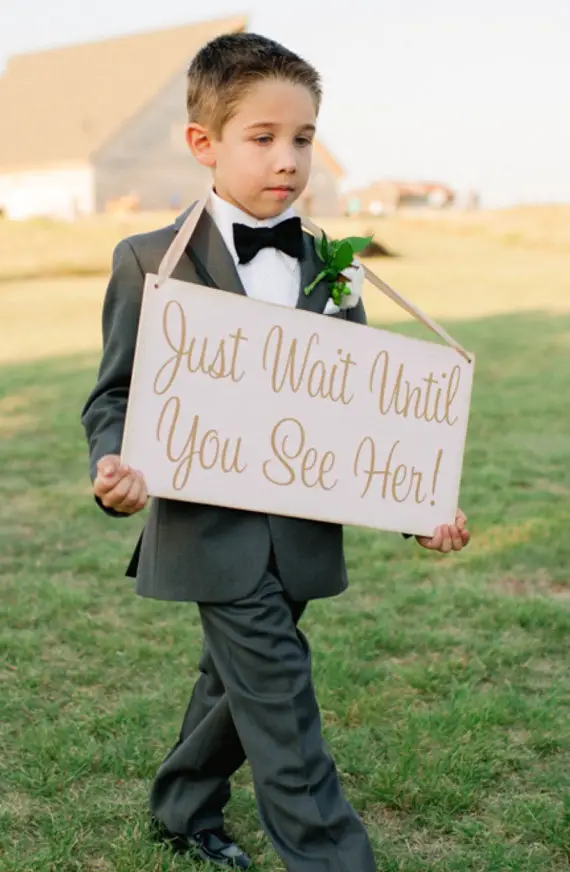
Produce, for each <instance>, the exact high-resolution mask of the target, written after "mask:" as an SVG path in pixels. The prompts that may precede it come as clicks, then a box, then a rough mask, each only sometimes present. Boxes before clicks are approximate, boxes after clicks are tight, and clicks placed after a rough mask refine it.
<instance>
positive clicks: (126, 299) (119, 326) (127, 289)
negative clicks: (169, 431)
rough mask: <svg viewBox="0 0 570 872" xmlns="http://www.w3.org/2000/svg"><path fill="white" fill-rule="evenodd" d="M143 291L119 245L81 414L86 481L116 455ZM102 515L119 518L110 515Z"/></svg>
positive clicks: (131, 257)
mask: <svg viewBox="0 0 570 872" xmlns="http://www.w3.org/2000/svg"><path fill="white" fill-rule="evenodd" d="M143 285H144V273H143V270H142V268H141V265H140V262H139V260H138V258H137V256H136V254H135V252H134V250H133V247H132V245H131V244H130V242H129V241H128V240H123V241H122V242H120V243H119V244H118V245H117V247H116V248H115V251H114V253H113V268H112V272H111V278H110V280H109V284H108V286H107V292H106V295H105V301H104V303H103V319H102V320H103V323H102V327H103V353H102V357H101V362H100V365H99V371H98V375H97V381H96V383H95V387H94V388H93V390H92V391H91V393H90V395H89V397H88V398H87V401H86V403H85V405H84V407H83V410H82V413H81V423H82V425H83V427H84V430H85V434H86V437H87V442H88V445H89V468H90V475H91V480H92V481H93V480H94V479H95V476H96V474H97V463H98V461H99V460H100V459H101V458H102V457H103V456H104V455H106V454H119V453H120V451H121V443H122V439H123V429H124V426H125V416H126V412H127V401H128V397H129V387H130V384H131V376H132V368H133V359H134V354H135V345H136V340H137V330H138V323H139V318H140V310H141V303H142V292H143ZM97 502H99V501H97ZM99 505H101V503H100V502H99ZM102 508H103V507H102ZM105 511H106V512H107V513H108V514H111V515H119V514H120V513H118V512H115V511H114V510H112V509H105Z"/></svg>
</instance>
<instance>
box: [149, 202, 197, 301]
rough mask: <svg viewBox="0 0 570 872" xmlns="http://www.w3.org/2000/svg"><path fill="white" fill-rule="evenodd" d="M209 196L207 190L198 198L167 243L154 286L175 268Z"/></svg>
mask: <svg viewBox="0 0 570 872" xmlns="http://www.w3.org/2000/svg"><path fill="white" fill-rule="evenodd" d="M209 197H210V192H209V191H208V193H207V194H206V196H205V197H202V199H201V200H198V202H197V203H196V205H195V206H194V208H193V209H192V211H191V212H190V214H189V215H188V217H187V218H186V219H185V220H184V223H183V224H182V226H181V227H180V229H179V231H178V233H177V234H176V236H175V237H174V239H173V240H172V242H171V244H170V245H169V247H168V249H167V251H166V254H165V255H164V257H163V258H162V260H161V261H160V266H159V267H158V273H157V276H158V281H157V282H155V285H154V286H155V288H159V287H160V286H161V285H162V284H164V282H165V281H166V280H167V279H169V278H170V276H171V275H172V273H173V272H174V270H175V269H176V265H177V263H178V261H179V260H180V258H181V257H182V255H183V254H184V252H185V250H186V246H187V245H188V243H189V242H190V239H191V237H192V234H193V233H194V230H195V229H196V225H197V223H198V221H199V220H200V216H201V215H202V212H203V211H204V209H205V208H206V204H207V203H208V199H209Z"/></svg>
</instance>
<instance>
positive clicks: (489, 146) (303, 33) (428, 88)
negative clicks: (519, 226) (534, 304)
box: [0, 0, 570, 207]
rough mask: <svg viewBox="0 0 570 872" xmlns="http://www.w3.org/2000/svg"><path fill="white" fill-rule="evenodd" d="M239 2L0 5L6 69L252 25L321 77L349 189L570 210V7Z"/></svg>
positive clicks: (432, 0)
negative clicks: (434, 193) (417, 182)
mask: <svg viewBox="0 0 570 872" xmlns="http://www.w3.org/2000/svg"><path fill="white" fill-rule="evenodd" d="M242 2H243V5H240V2H239V0H234V2H232V0H208V3H207V4H198V3H191V2H188V0H160V3H156V4H153V3H152V2H147V3H141V2H140V0H96V2H93V0H89V2H87V0H53V2H52V3H49V4H46V3H45V0H0V71H1V70H3V68H4V66H5V64H6V61H7V60H8V58H9V57H10V56H11V55H14V54H21V53H24V52H30V51H35V50H39V49H43V48H52V47H57V46H61V45H68V44H71V43H76V42H86V41H91V40H98V39H104V38H106V37H111V36H119V35H122V34H127V33H136V32H140V31H145V30H152V29H158V28H164V27H171V26H176V25H184V24H190V23H192V22H194V21H199V20H204V19H206V18H218V17H224V16H234V15H242V14H244V15H247V17H248V20H249V29H250V30H251V31H254V32H257V33H262V34H265V35H266V36H269V37H271V38H273V39H276V40H278V41H279V42H282V43H283V44H285V45H286V46H288V47H289V48H291V49H292V50H294V51H296V52H297V53H299V54H301V55H302V56H303V57H305V58H306V59H307V60H308V61H310V62H311V63H313V64H314V65H315V66H316V67H317V69H318V70H319V71H320V73H321V75H322V78H323V84H324V90H325V98H324V102H323V107H322V110H321V114H320V118H319V136H320V139H321V140H322V142H323V143H324V144H325V145H326V146H327V147H328V148H329V149H330V150H331V151H332V152H333V154H334V155H335V156H336V157H337V159H338V160H339V161H340V163H341V165H342V166H343V167H344V169H345V172H346V178H345V180H344V183H343V186H344V188H345V189H350V188H354V187H358V186H361V185H366V184H368V183H369V182H371V181H374V180H375V179H382V178H392V179H406V180H407V179H411V180H414V179H422V180H436V181H441V182H445V183H447V184H449V185H451V186H452V187H454V188H456V189H457V190H458V191H459V192H460V193H462V192H467V191H468V190H470V189H475V190H477V191H478V192H479V193H480V195H481V199H482V203H483V205H486V206H489V207H498V206H508V205H513V204H517V203H532V202H542V203H544V202H570V0H477V2H476V3H474V2H471V3H469V2H467V0H390V2H386V0H349V2H341V0H328V2H325V0H248V2H247V4H246V2H244V0H242ZM200 7H201V8H204V9H205V10H207V11H205V12H204V13H202V12H200V11H199V8H200ZM46 98H47V99H50V98H52V99H53V95H46ZM56 107H57V98H55V99H54V111H57V108H56ZM7 123H9V119H0V125H2V126H3V125H4V124H7Z"/></svg>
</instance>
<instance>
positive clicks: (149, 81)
mask: <svg viewBox="0 0 570 872" xmlns="http://www.w3.org/2000/svg"><path fill="white" fill-rule="evenodd" d="M246 28H247V18H245V17H234V18H224V19H218V20H215V21H206V22H200V23H199V24H193V25H188V26H185V27H175V28H170V29H167V30H155V31H151V32H148V33H141V34H135V35H133V36H123V37H118V38H115V39H107V40H104V41H101V42H93V43H88V44H85V45H72V46H68V47H66V48H59V49H51V50H49V51H42V52H37V53H33V54H26V55H18V56H16V57H13V58H11V59H10V60H9V61H8V65H7V68H6V72H5V74H4V76H2V77H1V78H0V118H2V120H3V124H4V125H6V126H5V128H4V135H3V136H1V137H0V168H1V169H7V170H12V169H17V168H19V167H22V168H23V167H29V168H39V167H40V166H45V165H46V164H52V165H53V164H69V163H82V162H85V161H87V160H88V159H89V157H90V155H92V154H93V153H94V152H95V151H96V150H97V149H99V148H100V147H101V146H102V145H104V144H105V143H106V142H108V140H109V139H110V138H111V137H112V136H113V135H114V134H115V133H117V132H118V130H120V128H121V127H122V126H123V125H124V124H125V123H126V121H127V120H128V119H129V118H131V117H133V116H134V115H136V113H137V112H138V111H140V110H141V109H142V108H143V107H144V106H145V105H146V104H147V103H148V102H149V101H150V100H152V98H153V97H154V96H155V95H156V94H157V93H158V92H159V91H160V90H161V89H162V88H163V87H165V86H166V85H167V84H168V83H169V82H170V81H171V80H172V79H173V77H174V76H175V75H176V74H177V73H178V72H180V71H181V70H183V69H184V68H185V67H186V66H187V65H188V63H189V62H190V60H191V58H192V57H193V56H194V55H195V54H196V52H197V51H198V50H199V49H200V48H201V46H202V45H204V43H206V42H208V41H209V40H210V39H213V38H214V37H216V36H218V35H219V34H221V33H229V32H237V31H243V30H245V29H246ZM6 133H9V135H6Z"/></svg>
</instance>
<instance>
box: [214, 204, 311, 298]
mask: <svg viewBox="0 0 570 872" xmlns="http://www.w3.org/2000/svg"><path fill="white" fill-rule="evenodd" d="M210 214H211V216H212V218H213V219H214V221H215V223H216V226H217V228H218V230H219V231H220V234H221V236H222V239H223V240H224V242H225V244H226V247H227V248H228V250H229V252H230V254H231V256H232V257H233V259H234V263H235V265H236V269H237V272H238V275H239V277H240V279H241V283H242V285H243V286H244V289H245V292H246V294H247V295H248V297H251V298H252V299H253V300H262V301H263V302H265V303H278V304H279V305H281V306H290V307H291V308H294V307H295V306H296V305H297V300H298V298H299V290H300V285H301V267H300V265H299V261H298V260H297V258H295V257H290V256H289V255H288V254H285V252H284V251H280V250H279V249H277V248H262V249H261V251H259V252H258V253H257V254H256V255H255V257H254V258H253V259H252V260H250V261H249V263H239V258H238V254H237V252H236V249H235V245H234V231H233V225H234V224H246V225H247V226H248V227H274V226H275V224H279V223H280V222H281V221H285V220H286V219H287V218H294V217H295V216H296V212H295V210H294V209H292V208H289V209H287V210H286V211H285V212H283V213H282V214H281V215H278V216H277V217H276V218H266V219H263V220H258V219H257V218H253V217H252V216H251V215H248V214H247V212H242V210H241V209H238V207H237V206H233V205H232V204H231V203H228V202H227V201H226V200H222V198H221V197H219V196H218V195H217V194H216V193H215V191H212V193H211V194H210Z"/></svg>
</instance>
